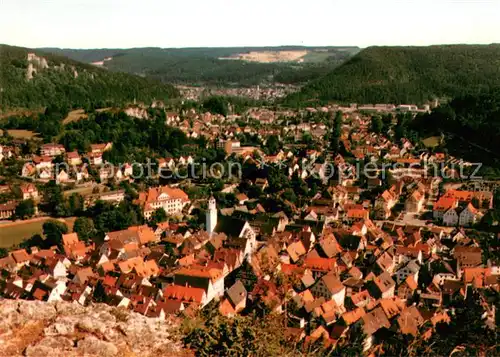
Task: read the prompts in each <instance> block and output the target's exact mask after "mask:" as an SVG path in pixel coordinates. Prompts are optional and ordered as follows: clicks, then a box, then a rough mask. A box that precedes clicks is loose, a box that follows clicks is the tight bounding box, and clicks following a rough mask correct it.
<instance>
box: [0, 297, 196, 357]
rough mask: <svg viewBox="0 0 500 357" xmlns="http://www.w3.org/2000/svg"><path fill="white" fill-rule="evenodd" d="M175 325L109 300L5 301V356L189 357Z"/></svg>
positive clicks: (1, 345)
mask: <svg viewBox="0 0 500 357" xmlns="http://www.w3.org/2000/svg"><path fill="white" fill-rule="evenodd" d="M175 329H176V326H175V325H174V324H173V323H172V322H169V321H162V320H158V319H153V318H148V317H145V316H143V315H140V314H137V313H135V312H131V311H128V310H123V309H117V308H114V307H110V306H108V305H104V304H95V305H91V306H88V307H83V306H80V305H78V304H76V303H68V302H57V303H46V302H39V301H26V300H0V356H22V355H25V356H28V357H31V356H33V357H34V356H50V357H59V356H60V357H63V356H64V357H73V356H75V357H76V356H89V357H90V356H103V357H104V356H109V357H114V356H140V357H149V356H151V357H152V356H181V355H186V351H185V350H183V349H182V347H181V345H180V343H179V342H174V336H173V334H174V333H175V332H174V331H175ZM188 354H189V353H188Z"/></svg>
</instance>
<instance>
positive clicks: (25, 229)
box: [0, 217, 76, 248]
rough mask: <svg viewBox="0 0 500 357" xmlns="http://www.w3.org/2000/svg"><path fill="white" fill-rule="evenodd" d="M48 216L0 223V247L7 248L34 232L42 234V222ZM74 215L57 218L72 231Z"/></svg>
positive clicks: (47, 218)
mask: <svg viewBox="0 0 500 357" xmlns="http://www.w3.org/2000/svg"><path fill="white" fill-rule="evenodd" d="M49 219H51V218H50V217H44V218H34V219H30V220H26V221H17V222H8V223H0V248H9V247H11V246H13V245H14V244H19V243H21V242H22V241H23V240H25V239H27V238H30V237H31V236H32V235H34V234H42V226H43V223H44V222H45V221H47V220H49ZM75 219H76V218H75V217H70V218H65V219H58V220H60V221H63V222H65V223H66V224H67V225H68V229H69V231H70V232H71V231H73V224H74V223H75Z"/></svg>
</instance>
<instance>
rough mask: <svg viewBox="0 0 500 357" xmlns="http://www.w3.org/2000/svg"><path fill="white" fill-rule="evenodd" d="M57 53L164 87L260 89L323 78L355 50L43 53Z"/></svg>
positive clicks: (55, 50) (74, 51)
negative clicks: (260, 55) (275, 59)
mask: <svg viewBox="0 0 500 357" xmlns="http://www.w3.org/2000/svg"><path fill="white" fill-rule="evenodd" d="M43 50H44V51H48V52H51V53H55V54H60V55H64V56H68V57H69V58H72V59H75V60H78V61H82V62H87V63H90V62H96V61H102V60H103V59H105V58H112V60H109V61H104V66H105V67H106V68H108V69H109V70H111V71H120V72H127V73H134V74H139V75H142V76H147V77H152V78H155V79H158V80H161V81H163V82H166V83H178V84H190V85H201V84H204V85H224V86H226V85H238V86H247V85H258V84H265V83H273V82H280V83H286V84H300V83H305V82H308V81H310V80H312V79H314V78H318V77H320V76H322V75H325V74H327V73H328V72H330V71H331V70H333V69H334V68H336V67H337V66H338V65H340V64H341V63H343V62H344V61H345V60H347V59H348V58H350V57H351V56H352V55H354V54H355V53H357V52H358V50H359V49H358V48H357V47H322V48H308V47H300V46H284V47H248V48H247V47H236V48H182V49H162V48H135V49H116V50H113V49H96V50H72V49H56V48H46V49H43ZM291 50H308V51H310V52H309V53H308V54H307V55H306V56H305V57H304V61H303V62H301V63H297V62H287V63H257V62H246V61H241V60H228V59H221V58H228V57H231V56H234V55H235V54H239V53H247V52H250V51H291Z"/></svg>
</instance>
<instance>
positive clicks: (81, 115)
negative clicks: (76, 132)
mask: <svg viewBox="0 0 500 357" xmlns="http://www.w3.org/2000/svg"><path fill="white" fill-rule="evenodd" d="M87 117H88V115H87V114H85V110H83V109H76V110H72V111H71V112H69V113H68V116H67V117H66V118H65V119H64V120H63V124H68V123H71V122H73V121H78V120H80V119H87Z"/></svg>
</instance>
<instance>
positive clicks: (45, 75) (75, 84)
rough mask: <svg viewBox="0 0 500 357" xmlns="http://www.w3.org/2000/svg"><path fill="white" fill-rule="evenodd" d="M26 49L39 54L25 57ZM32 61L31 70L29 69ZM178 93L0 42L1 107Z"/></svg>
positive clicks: (75, 104)
mask: <svg viewBox="0 0 500 357" xmlns="http://www.w3.org/2000/svg"><path fill="white" fill-rule="evenodd" d="M28 53H35V54H36V55H37V56H38V58H37V59H35V60H31V61H28ZM31 67H32V68H33V69H34V71H30V68H31ZM30 74H31V76H30ZM30 77H32V78H30ZM178 95H179V93H178V91H177V90H176V89H175V88H174V87H173V86H171V85H166V84H163V83H161V82H159V81H155V80H152V79H146V78H141V77H139V76H134V75H130V74H125V73H114V72H110V71H107V70H105V69H101V68H96V67H95V66H92V65H89V64H83V63H79V62H76V61H74V60H71V59H68V58H65V57H61V56H57V55H52V54H48V53H44V52H41V51H33V50H30V49H26V48H21V47H12V46H6V45H0V110H2V109H3V110H5V109H8V108H30V109H32V108H41V107H47V106H49V105H57V106H59V107H64V106H65V107H69V108H82V107H84V108H88V107H90V106H94V107H104V106H109V105H119V104H123V103H126V102H132V101H134V99H136V100H138V101H144V102H151V101H152V100H154V99H156V100H166V99H169V98H173V97H177V96H178Z"/></svg>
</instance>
